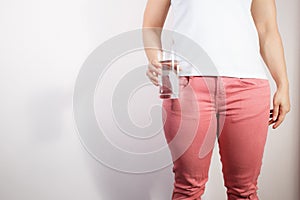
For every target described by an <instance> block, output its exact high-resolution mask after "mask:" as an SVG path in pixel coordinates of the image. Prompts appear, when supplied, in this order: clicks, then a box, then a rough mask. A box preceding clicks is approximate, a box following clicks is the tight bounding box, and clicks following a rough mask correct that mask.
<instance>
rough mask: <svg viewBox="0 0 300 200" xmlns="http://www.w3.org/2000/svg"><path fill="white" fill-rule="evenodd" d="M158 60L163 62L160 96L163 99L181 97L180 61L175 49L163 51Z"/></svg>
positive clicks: (159, 77)
mask: <svg viewBox="0 0 300 200" xmlns="http://www.w3.org/2000/svg"><path fill="white" fill-rule="evenodd" d="M158 61H159V62H160V63H161V64H162V74H161V75H159V76H158V80H159V97H160V98H161V99H176V98H179V63H178V61H177V60H176V59H175V54H174V52H173V51H171V52H167V51H161V52H159V54H158Z"/></svg>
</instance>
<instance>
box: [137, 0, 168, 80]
mask: <svg viewBox="0 0 300 200" xmlns="http://www.w3.org/2000/svg"><path fill="white" fill-rule="evenodd" d="M169 7H170V0H148V2H147V5H146V8H145V11H144V19H143V42H144V46H145V52H146V55H147V58H148V61H149V63H150V64H149V67H148V70H147V73H146V75H147V76H148V77H149V79H150V80H151V81H152V82H153V84H154V85H156V86H157V85H158V78H157V74H160V73H161V70H160V67H161V66H160V64H159V63H158V60H157V59H158V58H157V55H158V53H159V52H160V49H161V48H162V47H161V31H162V28H163V26H164V23H165V20H166V17H167V14H168V11H169Z"/></svg>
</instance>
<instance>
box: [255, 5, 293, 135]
mask: <svg viewBox="0 0 300 200" xmlns="http://www.w3.org/2000/svg"><path fill="white" fill-rule="evenodd" d="M251 14H252V17H253V20H254V23H255V26H256V29H257V32H258V36H259V44H260V53H261V56H262V58H263V60H264V61H265V63H266V65H267V67H268V69H269V71H270V73H271V75H272V77H273V79H274V81H275V82H276V86H277V91H276V93H275V94H274V97H273V118H272V119H271V120H270V121H269V124H272V123H275V124H274V125H273V129H274V128H277V127H278V126H279V125H280V124H281V123H282V121H283V119H284V117H285V115H286V113H287V112H289V111H290V100H289V81H288V77H287V70H286V63H285V58H284V50H283V45H282V40H281V36H280V33H279V31H278V27H277V19H276V17H277V16H276V5H275V0H252V5H251Z"/></svg>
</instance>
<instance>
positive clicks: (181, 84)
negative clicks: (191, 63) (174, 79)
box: [179, 76, 190, 89]
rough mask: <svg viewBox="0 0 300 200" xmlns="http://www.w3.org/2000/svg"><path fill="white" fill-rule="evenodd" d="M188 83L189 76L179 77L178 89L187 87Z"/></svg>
mask: <svg viewBox="0 0 300 200" xmlns="http://www.w3.org/2000/svg"><path fill="white" fill-rule="evenodd" d="M189 83H190V77H189V76H180V77H179V87H180V89H184V88H185V87H187V86H188V85H189Z"/></svg>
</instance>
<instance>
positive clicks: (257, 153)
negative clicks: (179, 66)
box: [163, 76, 270, 200]
mask: <svg viewBox="0 0 300 200" xmlns="http://www.w3.org/2000/svg"><path fill="white" fill-rule="evenodd" d="M269 114H270V86H269V81H268V80H267V79H259V78H236V77H226V76H181V77H180V98H179V99H165V100H163V123H164V134H165V138H166V141H167V142H168V147H169V149H170V152H171V155H172V159H173V173H174V175H175V176H174V178H175V181H174V188H173V193H172V200H179V199H185V200H199V199H201V196H202V194H203V193H204V190H205V184H206V182H207V181H208V172H209V166H210V162H211V156H212V151H213V148H214V144H215V142H216V141H218V145H219V153H220V158H221V162H222V173H223V178H224V185H225V187H226V189H227V197H228V199H229V200H240V199H255V200H258V196H257V189H258V187H257V179H258V176H259V174H260V169H261V166H262V157H263V152H264V146H265V142H266V138H267V132H268V121H269ZM216 139H217V140H216Z"/></svg>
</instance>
